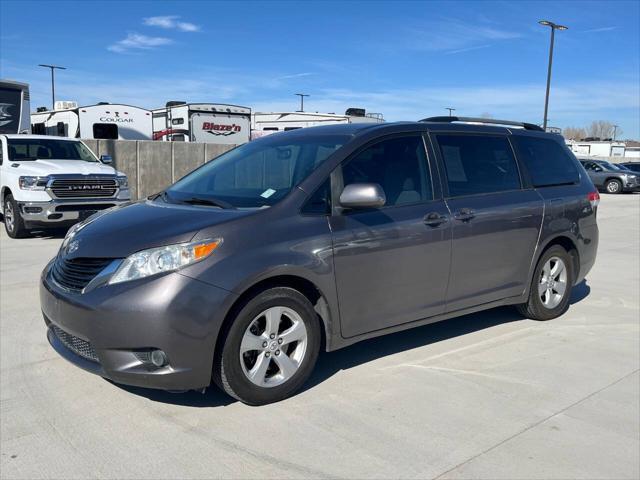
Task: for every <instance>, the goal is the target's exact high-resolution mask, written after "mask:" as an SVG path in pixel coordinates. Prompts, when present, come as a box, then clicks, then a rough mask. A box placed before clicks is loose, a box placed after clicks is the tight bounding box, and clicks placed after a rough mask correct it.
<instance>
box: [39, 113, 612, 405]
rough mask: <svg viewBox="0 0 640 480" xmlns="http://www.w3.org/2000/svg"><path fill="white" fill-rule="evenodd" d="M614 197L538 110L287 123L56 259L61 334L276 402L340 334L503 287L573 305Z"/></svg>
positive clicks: (436, 316)
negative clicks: (600, 216) (602, 203)
mask: <svg viewBox="0 0 640 480" xmlns="http://www.w3.org/2000/svg"><path fill="white" fill-rule="evenodd" d="M498 124H499V125H498ZM598 202H599V196H598V192H597V190H596V189H595V188H594V186H593V184H592V182H591V180H590V179H589V177H588V175H587V174H586V172H585V171H584V169H583V168H582V166H581V165H580V163H579V162H578V161H577V160H576V158H575V157H574V156H573V154H572V153H571V152H570V151H569V150H568V149H567V147H566V146H565V144H564V141H563V139H562V137H561V136H559V135H555V134H549V133H545V132H543V131H542V130H541V129H540V127H538V126H536V125H531V124H526V123H518V122H508V121H496V120H486V119H469V118H457V117H434V118H430V119H425V120H423V121H421V122H414V123H387V124H375V125H371V124H351V125H334V126H323V127H314V128H304V129H299V130H295V131H290V132H285V133H279V134H274V135H270V136H268V137H264V138H261V139H258V140H255V141H252V142H250V143H248V144H245V145H242V146H240V147H238V148H236V149H234V150H231V151H229V152H227V153H225V154H224V155H222V156H221V157H219V158H217V159H215V160H214V161H211V162H208V163H206V164H204V165H203V166H201V167H200V168H198V169H197V170H195V171H193V172H192V173H190V174H188V175H187V176H185V177H184V178H182V179H181V180H179V181H177V182H176V183H175V184H173V185H172V186H170V187H168V188H167V189H166V190H164V191H162V192H160V193H158V194H155V195H152V196H150V197H149V198H146V199H143V200H140V201H138V202H133V203H129V204H125V205H118V206H115V207H113V208H111V209H109V210H105V211H102V212H99V213H97V214H95V215H94V216H92V217H90V218H89V219H87V220H86V221H84V222H82V223H80V224H77V225H76V226H74V227H73V228H72V229H71V230H70V231H69V232H68V234H67V236H66V237H65V239H64V241H63V242H62V245H61V248H60V251H59V253H58V254H57V256H56V258H54V259H53V260H52V261H51V262H50V263H49V264H48V265H47V266H46V268H45V269H44V271H43V273H42V278H41V288H40V300H41V305H42V311H43V314H44V320H45V323H46V325H47V326H48V333H47V335H48V339H49V342H50V343H51V345H52V346H53V348H54V349H55V350H56V351H57V352H58V353H59V354H60V355H62V356H63V357H65V358H66V359H68V360H70V361H71V362H73V363H74V364H76V365H77V366H79V367H82V368H84V369H86V370H88V371H90V372H93V373H96V374H98V375H101V376H103V377H105V378H108V379H110V380H112V381H114V382H117V383H122V384H128V385H137V386H143V387H151V388H157V389H165V390H189V389H196V390H202V389H204V388H206V387H207V386H209V385H210V384H211V382H212V381H213V382H214V383H215V384H217V385H218V386H219V387H220V388H222V389H223V390H224V391H225V392H227V393H228V394H229V395H231V396H233V397H235V398H237V399H239V400H241V401H242V402H245V403H247V404H251V405H260V404H266V403H269V402H274V401H278V400H281V399H284V398H286V397H288V396H290V395H292V394H293V393H294V392H296V391H297V390H298V389H299V388H300V387H301V386H302V385H303V383H304V382H305V380H307V378H308V377H309V375H310V373H311V371H312V369H313V367H314V364H315V363H316V359H317V357H318V353H319V351H320V349H321V348H323V349H325V350H327V351H332V350H336V349H339V348H342V347H345V346H347V345H350V344H353V343H355V342H358V341H360V340H363V339H367V338H371V337H376V336H379V335H384V334H387V333H391V332H396V331H399V330H404V329H407V328H412V327H416V326H420V325H425V324H428V323H432V322H436V321H440V320H444V319H447V318H451V317H455V316H459V315H464V314H468V313H471V312H476V311H479V310H485V309H489V308H493V307H496V306H501V305H515V306H517V308H518V309H519V311H520V312H521V313H522V314H523V315H524V316H525V317H528V318H531V319H535V320H549V319H552V318H555V317H558V316H559V315H562V314H563V313H564V312H565V311H566V310H567V308H568V307H569V301H570V296H571V289H572V287H573V286H574V285H576V284H577V283H578V282H581V281H582V280H583V279H584V278H585V275H586V274H587V273H588V272H589V270H590V269H591V267H592V266H593V264H594V261H595V258H596V249H597V245H598V227H597V224H596V210H597V205H598Z"/></svg>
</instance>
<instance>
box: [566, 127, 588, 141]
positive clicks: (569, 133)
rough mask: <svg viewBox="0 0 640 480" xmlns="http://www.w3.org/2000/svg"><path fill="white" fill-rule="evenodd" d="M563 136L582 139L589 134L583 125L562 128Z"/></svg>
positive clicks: (570, 138) (568, 138)
mask: <svg viewBox="0 0 640 480" xmlns="http://www.w3.org/2000/svg"><path fill="white" fill-rule="evenodd" d="M562 136H563V137H564V138H566V139H567V140H582V139H583V138H585V137H586V136H587V133H586V131H585V129H584V128H581V127H565V128H564V129H563V130H562Z"/></svg>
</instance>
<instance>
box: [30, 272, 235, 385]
mask: <svg viewBox="0 0 640 480" xmlns="http://www.w3.org/2000/svg"><path fill="white" fill-rule="evenodd" d="M49 267H50V264H49V265H48V266H47V268H45V270H44V272H43V274H42V278H41V282H40V304H41V308H42V313H43V316H44V321H45V324H46V325H47V327H48V332H47V338H48V340H49V343H50V344H51V346H52V347H53V348H54V350H56V351H57V352H58V353H59V354H60V355H61V356H62V357H63V358H65V359H66V360H68V361H70V362H71V363H73V364H74V365H76V366H78V367H80V368H82V369H84V370H87V371H89V372H91V373H94V374H97V375H100V376H102V377H105V378H108V379H110V380H112V381H114V382H116V383H122V384H126V385H134V386H140V387H148V388H157V389H163V390H190V389H201V388H204V387H206V386H208V385H209V384H210V383H211V369H212V364H213V354H214V349H215V344H216V340H217V338H218V333H219V330H220V326H221V325H222V321H223V319H224V313H223V312H224V308H225V306H226V304H227V302H232V301H233V300H235V295H234V294H232V293H230V292H227V291H226V290H223V289H220V288H217V287H214V286H211V285H208V284H205V283H203V282H200V281H198V280H194V279H191V278H188V277H185V276H184V275H180V274H179V273H170V274H167V275H163V276H159V277H152V278H149V279H142V280H138V281H133V282H127V283H122V284H116V285H107V286H102V287H100V288H96V289H94V290H91V291H90V292H88V293H85V294H78V293H70V292H65V291H63V290H62V289H60V288H59V287H57V286H56V285H55V284H53V283H52V282H51V281H50V280H49ZM232 297H233V298H232ZM70 339H71V340H70ZM77 346H79V347H77ZM76 347H77V348H76ZM151 349H160V350H163V351H164V352H165V353H166V355H167V358H168V364H167V365H165V366H162V367H155V366H154V365H153V364H151V363H150V362H149V361H145V359H144V355H143V354H141V353H142V352H149V351H150V350H151ZM87 352H89V353H87Z"/></svg>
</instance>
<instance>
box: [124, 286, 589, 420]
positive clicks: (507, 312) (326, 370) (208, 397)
mask: <svg viewBox="0 0 640 480" xmlns="http://www.w3.org/2000/svg"><path fill="white" fill-rule="evenodd" d="M589 292H590V288H589V286H588V285H587V283H586V281H582V282H581V283H579V284H578V285H576V286H575V287H574V288H573V292H572V294H571V304H575V303H578V302H580V301H582V300H583V299H584V298H586V297H587V296H588V295H589ZM517 321H522V322H526V321H528V320H526V319H525V318H523V317H522V316H521V315H520V314H519V313H518V312H517V310H516V309H515V308H514V307H511V306H507V307H498V308H493V309H491V310H485V311H483V312H478V313H473V314H470V315H464V316H462V317H456V318H452V319H450V320H444V321H441V322H436V323H432V324H429V325H424V326H422V327H417V328H411V329H409V330H405V331H402V332H398V333H393V334H390V335H385V336H382V337H377V338H372V339H369V340H364V341H362V342H359V343H356V344H355V345H351V346H349V347H346V348H343V349H341V350H337V351H335V352H321V353H320V356H319V358H318V363H317V364H316V367H315V369H314V371H313V373H312V375H311V377H310V378H309V380H308V381H307V383H306V384H305V386H304V387H303V388H302V391H305V390H308V389H310V388H313V387H315V386H316V385H318V384H320V383H322V382H324V381H325V380H327V379H329V378H330V377H332V376H333V375H335V374H336V373H338V372H339V371H341V370H347V369H349V368H353V367H356V366H358V365H362V364H364V363H368V362H371V361H373V360H377V359H379V358H382V357H386V356H388V355H394V354H396V353H400V352H403V351H407V350H412V349H414V348H418V347H423V346H425V345H430V344H432V343H437V342H441V341H443V340H448V339H450V338H454V337H459V336H462V335H466V334H468V333H473V332H476V331H479V330H484V329H487V328H491V327H494V326H497V325H501V324H504V323H510V322H517ZM114 385H116V386H118V387H119V388H122V389H124V390H127V391H128V392H131V393H133V394H135V395H139V396H142V397H146V398H148V399H149V400H152V401H154V402H162V403H169V404H173V405H181V406H186V407H219V406H225V405H229V404H231V403H233V402H235V400H234V399H233V398H231V397H229V396H227V395H226V394H225V393H223V392H222V391H220V390H219V389H218V388H217V387H216V386H210V387H209V388H207V390H206V392H205V393H204V394H202V393H199V392H195V391H190V392H185V393H170V392H166V391H162V390H153V389H148V388H139V387H129V386H126V385H117V384H114Z"/></svg>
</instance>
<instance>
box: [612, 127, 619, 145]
mask: <svg viewBox="0 0 640 480" xmlns="http://www.w3.org/2000/svg"><path fill="white" fill-rule="evenodd" d="M619 126H620V125H614V126H613V141H614V142H615V141H616V132H617V131H618V127H619Z"/></svg>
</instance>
